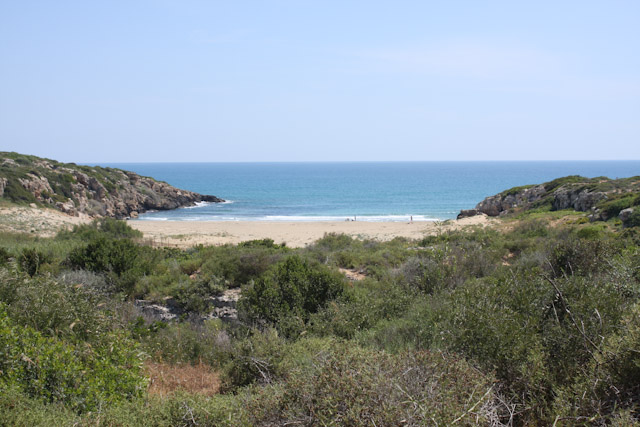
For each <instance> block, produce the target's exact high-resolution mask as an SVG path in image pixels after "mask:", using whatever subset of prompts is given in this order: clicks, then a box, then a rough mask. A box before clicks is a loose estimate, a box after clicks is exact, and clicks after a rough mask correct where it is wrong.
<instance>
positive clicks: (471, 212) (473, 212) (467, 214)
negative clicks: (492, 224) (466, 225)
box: [456, 209, 482, 219]
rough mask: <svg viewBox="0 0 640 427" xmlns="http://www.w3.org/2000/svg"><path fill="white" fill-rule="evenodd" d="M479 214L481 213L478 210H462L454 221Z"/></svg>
mask: <svg viewBox="0 0 640 427" xmlns="http://www.w3.org/2000/svg"><path fill="white" fill-rule="evenodd" d="M481 214H482V212H480V211H479V210H478V209H462V210H461V211H460V213H459V214H458V217H457V218H456V219H462V218H468V217H470V216H476V215H481Z"/></svg>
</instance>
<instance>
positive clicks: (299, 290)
mask: <svg viewBox="0 0 640 427" xmlns="http://www.w3.org/2000/svg"><path fill="white" fill-rule="evenodd" d="M343 290H344V279H343V277H341V276H340V275H337V274H336V273H332V272H331V271H329V270H328V269H327V268H326V267H324V266H322V265H320V264H312V263H310V262H309V261H305V260H304V259H302V258H300V257H298V256H291V257H288V258H286V259H285V260H284V261H282V262H280V263H278V264H276V265H275V266H274V268H272V269H271V270H269V271H268V272H267V273H266V274H265V275H263V276H262V277H260V278H259V279H258V280H257V281H256V282H255V284H254V285H253V286H251V287H248V288H247V289H246V290H244V292H243V297H242V299H241V300H240V304H239V307H240V310H241V312H242V314H243V316H244V317H245V319H247V320H249V321H254V322H265V323H268V324H272V325H277V327H278V329H279V330H280V331H281V332H282V333H284V334H285V335H286V336H290V337H292V336H296V335H297V334H299V333H300V332H302V330H303V328H304V325H305V324H306V323H307V321H308V320H309V316H310V315H311V314H312V313H315V312H317V311H318V310H319V309H320V308H322V307H323V306H324V305H325V304H326V303H327V302H328V301H330V300H332V299H335V298H336V297H338V296H339V295H341V294H342V292H343Z"/></svg>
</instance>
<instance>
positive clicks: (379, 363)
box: [245, 343, 501, 425]
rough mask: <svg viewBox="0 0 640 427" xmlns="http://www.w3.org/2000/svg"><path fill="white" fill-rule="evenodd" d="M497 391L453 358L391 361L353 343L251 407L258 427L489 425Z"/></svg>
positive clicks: (320, 357) (423, 355)
mask: <svg viewBox="0 0 640 427" xmlns="http://www.w3.org/2000/svg"><path fill="white" fill-rule="evenodd" d="M494 387H495V386H494V385H493V383H492V379H491V378H490V377H487V376H484V375H483V374H481V373H480V372H479V371H478V370H476V369H474V368H472V367H471V366H469V365H468V364H467V363H466V362H465V361H464V360H461V359H459V358H456V357H454V356H451V355H447V354H443V353H439V352H435V353H430V352H408V353H403V354H399V355H394V356H391V355H387V354H385V353H383V352H378V351H373V350H365V349H361V348H358V347H357V346H354V345H351V344H348V343H345V344H337V345H334V346H333V347H332V351H331V352H329V353H327V352H319V353H317V354H316V355H315V357H314V358H313V363H310V364H304V365H302V366H300V367H298V368H297V369H296V368H294V369H292V370H291V372H290V374H289V376H288V377H287V379H286V380H285V381H284V383H281V384H278V385H276V386H275V387H269V388H267V389H266V390H265V392H264V393H261V394H260V395H258V397H257V398H254V399H253V400H249V401H247V402H246V403H245V405H246V406H247V413H248V414H249V416H250V419H249V420H250V422H251V424H253V425H288V424H305V425H403V424H406V425H428V424H434V425H451V424H452V423H458V422H459V423H460V424H461V425H476V424H484V425H486V424H490V423H492V422H494V423H495V422H498V421H499V420H500V416H501V413H500V406H501V404H500V403H499V401H498V399H497V392H496V390H495V389H494Z"/></svg>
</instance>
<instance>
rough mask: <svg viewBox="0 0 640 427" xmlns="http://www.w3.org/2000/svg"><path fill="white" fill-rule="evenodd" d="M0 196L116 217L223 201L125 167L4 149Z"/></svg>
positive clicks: (0, 160) (71, 211) (0, 157)
mask: <svg viewBox="0 0 640 427" xmlns="http://www.w3.org/2000/svg"><path fill="white" fill-rule="evenodd" d="M0 198H2V199H5V200H8V201H10V202H13V203H17V204H30V205H36V206H38V207H51V208H54V209H56V210H58V211H61V212H63V213H65V214H67V215H71V216H83V215H86V216H89V217H94V218H98V217H112V218H118V219H122V218H129V217H137V215H138V214H139V213H142V212H146V211H148V210H169V209H176V208H179V207H184V206H192V205H194V204H195V203H196V202H212V203H218V202H223V201H224V200H223V199H220V198H218V197H216V196H210V195H203V194H198V193H194V192H192V191H187V190H181V189H178V188H175V187H173V186H171V185H169V184H167V183H166V182H162V181H156V180H155V179H153V178H149V177H145V176H140V175H138V174H136V173H134V172H130V171H125V170H121V169H115V168H103V167H99V166H81V165H76V164H74V163H60V162H57V161H55V160H49V159H43V158H40V157H36V156H29V155H23V154H18V153H8V152H0Z"/></svg>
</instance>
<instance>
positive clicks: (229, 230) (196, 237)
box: [128, 215, 495, 247]
mask: <svg viewBox="0 0 640 427" xmlns="http://www.w3.org/2000/svg"><path fill="white" fill-rule="evenodd" d="M494 221H495V220H492V219H490V218H488V217H487V216H485V215H478V216H475V217H470V218H464V219H461V220H457V221H456V220H450V221H444V222H414V223H412V224H409V223H406V222H365V221H335V222H280V221H278V222H267V221H238V222H233V221H139V220H132V221H129V222H128V224H129V225H130V226H131V227H133V228H135V229H137V230H140V231H142V233H144V236H145V238H147V239H149V240H150V241H151V242H152V243H153V244H154V245H159V246H161V245H167V246H177V247H190V246H194V245H197V244H203V245H222V244H226V243H240V242H244V241H247V240H255V239H266V238H269V239H273V240H274V241H275V242H276V243H286V244H287V246H289V247H303V246H305V245H308V244H310V243H312V242H314V241H316V240H318V239H319V238H321V237H322V236H324V235H325V234H326V233H338V234H346V235H349V236H352V237H357V238H361V239H375V240H381V241H386V240H391V239H393V238H394V237H407V238H411V239H419V238H422V237H424V236H426V235H432V234H436V233H440V232H444V231H448V230H456V229H460V228H464V227H467V226H486V225H490V224H492V223H493V222H494Z"/></svg>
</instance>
